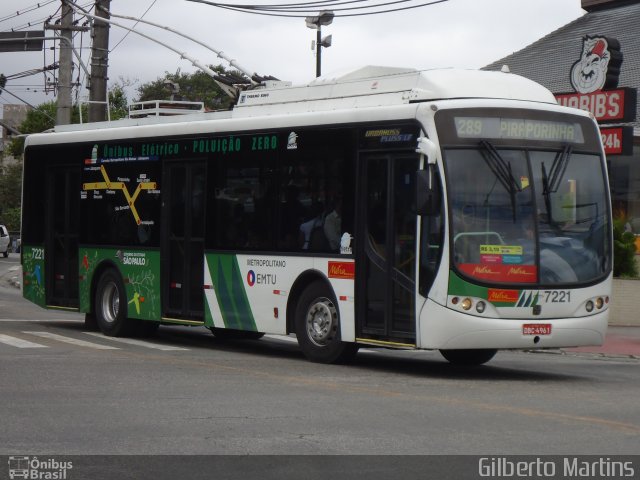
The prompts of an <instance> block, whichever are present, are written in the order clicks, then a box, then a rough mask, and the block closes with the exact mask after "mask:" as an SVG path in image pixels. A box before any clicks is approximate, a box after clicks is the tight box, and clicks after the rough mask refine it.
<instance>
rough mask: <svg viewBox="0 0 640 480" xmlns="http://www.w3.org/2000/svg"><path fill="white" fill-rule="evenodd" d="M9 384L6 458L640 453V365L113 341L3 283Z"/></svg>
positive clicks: (281, 343)
mask: <svg viewBox="0 0 640 480" xmlns="http://www.w3.org/2000/svg"><path fill="white" fill-rule="evenodd" d="M8 260H9V261H10V260H11V257H10V258H9V259H8ZM7 265H9V263H8V261H7V260H5V259H0V275H1V274H2V273H3V269H4V270H5V271H6V269H7V268H8V267H7ZM0 386H1V390H0V455H17V454H23V455H29V454H35V453H38V454H42V453H46V454H50V455H87V454H99V455H105V454H109V455H110V454H135V455H142V454H153V455H157V454H165V455H166V454H178V455H180V454H188V455H194V454H202V455H210V454H218V455H342V454H349V455H424V454H426V455H437V454H468V455H514V454H518V455H577V454H580V455H625V454H637V453H638V451H640V448H639V447H640V409H638V407H637V406H638V398H640V360H637V359H633V358H627V359H622V358H606V357H604V358H603V357H601V356H595V355H589V354H584V353H576V354H558V353H555V354H554V353H531V352H499V353H498V355H497V356H496V357H495V358H494V359H493V360H492V361H491V362H490V363H488V364H487V365H485V366H482V367H475V368H462V367H454V366H452V365H449V364H448V363H447V362H446V361H445V360H444V359H442V357H441V356H440V355H439V354H438V353H437V352H394V351H389V350H374V349H363V350H362V351H361V352H360V353H359V354H358V356H357V358H356V361H355V362H354V363H353V364H351V365H320V364H314V363H310V362H308V361H306V360H305V359H304V357H303V356H302V354H301V353H300V351H299V350H298V347H297V343H296V342H295V339H294V338H289V337H287V338H279V337H269V336H267V337H265V338H263V339H261V340H257V341H221V340H218V339H215V338H214V337H213V336H212V335H211V334H210V333H209V332H208V331H207V330H206V329H202V328H188V327H164V326H163V327H161V328H160V330H159V332H158V335H157V336H156V337H155V338H153V339H145V340H136V341H133V342H132V341H130V340H127V339H113V338H108V337H104V336H102V335H101V334H97V333H96V332H89V331H87V330H86V329H85V328H84V324H83V322H82V317H81V316H79V315H75V314H65V313H59V312H51V311H46V310H42V309H40V308H38V307H36V306H34V305H31V304H30V303H28V302H25V301H24V300H23V299H22V298H21V296H20V293H19V291H18V290H16V289H12V288H8V287H7V286H5V285H0Z"/></svg>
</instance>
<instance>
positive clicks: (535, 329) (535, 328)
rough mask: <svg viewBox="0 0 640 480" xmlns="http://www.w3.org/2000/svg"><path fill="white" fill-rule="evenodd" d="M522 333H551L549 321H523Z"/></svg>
mask: <svg viewBox="0 0 640 480" xmlns="http://www.w3.org/2000/svg"><path fill="white" fill-rule="evenodd" d="M522 334H523V335H551V324H550V323H525V324H524V325H522Z"/></svg>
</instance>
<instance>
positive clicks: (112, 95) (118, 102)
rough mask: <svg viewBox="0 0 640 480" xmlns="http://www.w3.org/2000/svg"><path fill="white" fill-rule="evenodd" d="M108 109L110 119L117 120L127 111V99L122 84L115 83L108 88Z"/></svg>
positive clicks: (125, 114)
mask: <svg viewBox="0 0 640 480" xmlns="http://www.w3.org/2000/svg"><path fill="white" fill-rule="evenodd" d="M109 109H110V112H109V113H110V115H111V120H119V119H121V118H124V117H126V116H127V114H128V113H129V101H128V100H127V94H126V93H125V91H124V85H120V84H118V85H115V86H113V87H111V89H109Z"/></svg>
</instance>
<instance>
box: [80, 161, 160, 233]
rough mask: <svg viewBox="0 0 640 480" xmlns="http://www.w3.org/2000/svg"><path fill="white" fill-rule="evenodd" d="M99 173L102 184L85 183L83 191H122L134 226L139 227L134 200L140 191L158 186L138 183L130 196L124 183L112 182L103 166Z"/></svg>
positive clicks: (154, 188) (153, 183)
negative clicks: (102, 179)
mask: <svg viewBox="0 0 640 480" xmlns="http://www.w3.org/2000/svg"><path fill="white" fill-rule="evenodd" d="M100 172H101V173H102V177H103V178H104V182H93V183H91V182H89V183H85V184H83V186H82V188H83V190H85V191H87V190H120V191H122V193H123V194H124V198H125V199H126V201H127V205H128V206H129V209H130V210H131V213H132V215H133V219H134V220H135V222H136V225H140V224H141V223H142V220H141V219H140V215H139V214H138V210H136V206H135V202H136V199H137V198H138V195H139V194H140V192H141V191H142V190H157V188H158V184H157V183H156V182H139V183H138V187H137V188H136V190H135V192H133V195H131V194H130V193H129V189H128V188H127V185H126V184H125V183H124V182H119V181H116V182H112V181H111V180H110V179H109V175H108V174H107V171H106V169H105V168H104V165H100Z"/></svg>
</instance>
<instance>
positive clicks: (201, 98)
mask: <svg viewBox="0 0 640 480" xmlns="http://www.w3.org/2000/svg"><path fill="white" fill-rule="evenodd" d="M209 68H211V69H212V70H214V71H215V72H217V73H219V74H220V75H223V76H224V75H232V76H236V77H237V76H242V74H241V73H239V72H235V71H233V70H225V68H224V67H223V66H222V65H218V66H213V65H210V66H209ZM168 82H173V83H176V84H178V85H179V86H180V91H179V92H178V93H177V96H176V98H174V99H175V100H187V101H191V102H204V105H205V107H206V108H208V109H212V110H220V109H226V108H229V107H230V106H231V104H232V99H231V98H230V97H229V96H228V95H227V94H226V93H224V92H223V91H222V89H221V88H220V87H219V86H218V84H217V83H216V82H215V81H214V80H213V78H211V77H210V76H209V75H208V74H207V73H204V72H203V71H201V70H198V71H196V72H195V73H183V72H181V71H180V69H178V70H176V72H175V73H169V72H165V75H164V77H163V78H157V79H156V80H154V81H152V82H147V83H144V84H142V85H140V86H139V87H138V95H139V98H138V101H140V102H144V101H147V100H169V99H170V98H171V94H172V91H171V89H170V88H169V86H170V84H169V83H168ZM178 97H179V98H178Z"/></svg>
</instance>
